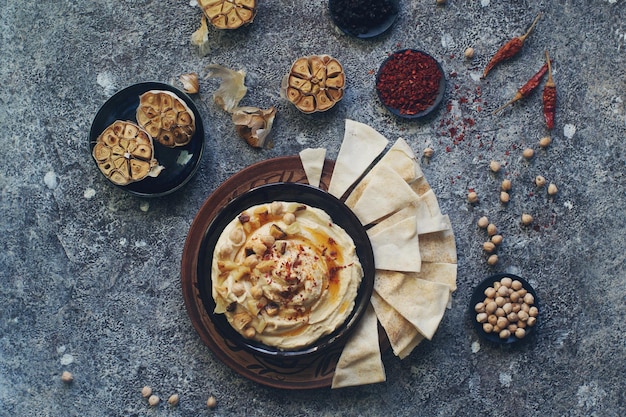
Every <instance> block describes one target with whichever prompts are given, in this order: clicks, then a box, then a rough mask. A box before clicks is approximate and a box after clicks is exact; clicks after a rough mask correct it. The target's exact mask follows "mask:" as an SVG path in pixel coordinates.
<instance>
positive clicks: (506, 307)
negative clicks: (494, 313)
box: [502, 303, 513, 314]
mask: <svg viewBox="0 0 626 417" xmlns="http://www.w3.org/2000/svg"><path fill="white" fill-rule="evenodd" d="M502 310H504V312H505V313H506V314H510V313H511V311H513V304H511V303H505V304H504V305H503V306H502Z"/></svg>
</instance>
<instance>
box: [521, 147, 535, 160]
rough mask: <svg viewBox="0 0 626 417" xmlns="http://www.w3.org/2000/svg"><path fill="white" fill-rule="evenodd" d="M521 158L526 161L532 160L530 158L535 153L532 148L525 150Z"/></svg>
mask: <svg viewBox="0 0 626 417" xmlns="http://www.w3.org/2000/svg"><path fill="white" fill-rule="evenodd" d="M522 156H523V157H524V158H526V159H532V157H533V156H535V151H534V150H532V148H526V149H524V152H522Z"/></svg>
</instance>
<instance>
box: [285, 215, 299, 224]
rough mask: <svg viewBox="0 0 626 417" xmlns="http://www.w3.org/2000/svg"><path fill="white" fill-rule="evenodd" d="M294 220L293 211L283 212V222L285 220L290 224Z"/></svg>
mask: <svg viewBox="0 0 626 417" xmlns="http://www.w3.org/2000/svg"><path fill="white" fill-rule="evenodd" d="M295 221H296V215H295V214H293V213H285V214H284V216H283V222H285V224H286V225H290V224H293V223H294V222H295Z"/></svg>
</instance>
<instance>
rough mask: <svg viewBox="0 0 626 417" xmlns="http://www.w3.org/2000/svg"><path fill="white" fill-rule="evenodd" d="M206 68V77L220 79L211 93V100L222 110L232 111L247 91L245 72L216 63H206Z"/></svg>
mask: <svg viewBox="0 0 626 417" xmlns="http://www.w3.org/2000/svg"><path fill="white" fill-rule="evenodd" d="M207 69H208V70H209V73H208V74H207V78H212V77H214V78H219V79H220V80H221V83H220V86H219V88H218V89H217V90H216V91H215V93H213V100H214V101H215V103H216V104H217V105H218V106H220V107H221V108H222V109H223V110H224V111H227V112H228V113H232V112H233V110H234V109H235V108H236V107H237V106H238V105H239V102H240V101H241V99H242V98H243V96H245V95H246V92H247V91H248V87H246V86H245V85H244V80H245V78H246V72H245V71H243V70H239V71H235V70H231V69H229V68H226V67H223V66H221V65H218V64H211V65H207Z"/></svg>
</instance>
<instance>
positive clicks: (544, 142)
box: [539, 136, 552, 149]
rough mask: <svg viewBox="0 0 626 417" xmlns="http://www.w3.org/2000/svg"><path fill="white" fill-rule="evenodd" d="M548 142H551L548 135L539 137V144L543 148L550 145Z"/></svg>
mask: <svg viewBox="0 0 626 417" xmlns="http://www.w3.org/2000/svg"><path fill="white" fill-rule="evenodd" d="M550 143H552V139H551V138H550V136H545V137H543V138H541V139H539V146H541V147H542V148H544V149H545V148H547V147H548V146H550Z"/></svg>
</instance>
